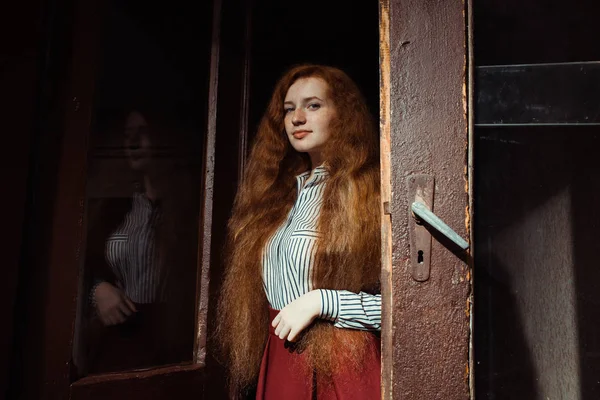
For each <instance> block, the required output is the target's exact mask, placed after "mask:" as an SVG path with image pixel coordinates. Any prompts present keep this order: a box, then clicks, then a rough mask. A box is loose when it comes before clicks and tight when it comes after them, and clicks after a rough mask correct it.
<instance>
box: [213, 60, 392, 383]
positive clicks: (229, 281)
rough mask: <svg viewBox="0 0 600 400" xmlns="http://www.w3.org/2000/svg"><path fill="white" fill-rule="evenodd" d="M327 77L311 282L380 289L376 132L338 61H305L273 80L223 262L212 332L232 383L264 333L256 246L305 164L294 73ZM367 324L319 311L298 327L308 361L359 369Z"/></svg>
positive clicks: (279, 219)
mask: <svg viewBox="0 0 600 400" xmlns="http://www.w3.org/2000/svg"><path fill="white" fill-rule="evenodd" d="M309 77H316V78H320V79H322V80H323V81H325V82H326V83H327V85H328V89H329V98H330V99H331V100H332V101H333V104H334V106H335V110H336V118H335V119H334V121H332V123H331V125H330V139H329V140H328V141H327V143H326V144H325V147H324V149H323V159H324V160H325V161H326V164H325V166H326V168H327V170H328V174H329V177H328V180H327V186H326V188H325V191H324V194H323V204H322V208H321V214H320V218H319V228H318V230H319V232H322V233H323V235H322V237H323V239H320V240H319V242H318V244H317V254H316V256H315V266H314V268H315V271H314V275H313V276H314V278H313V282H312V283H313V287H314V288H323V289H336V290H350V291H352V292H359V291H361V290H362V291H367V292H371V293H376V292H378V290H379V276H380V270H381V267H380V257H381V254H380V215H379V199H380V196H379V151H378V133H377V130H376V128H375V124H374V121H373V120H372V117H371V115H370V113H369V110H368V108H367V105H366V103H365V101H364V99H363V97H362V95H361V93H360V91H359V90H358V88H357V86H356V85H355V83H354V82H353V81H352V80H351V79H350V78H349V77H348V75H346V74H345V73H344V72H343V71H341V70H339V69H337V68H333V67H328V66H321V65H302V66H297V67H294V68H292V69H290V70H289V71H287V72H286V73H285V74H284V75H283V77H282V78H281V79H280V80H279V82H278V83H277V85H276V87H275V90H274V93H273V96H272V98H271V100H270V102H269V105H268V107H267V110H266V112H265V114H264V116H263V118H262V120H261V122H260V125H259V128H258V132H257V137H256V139H255V142H254V145H253V147H252V151H251V154H250V157H249V161H248V166H247V169H246V174H245V177H244V181H243V183H242V185H241V187H240V189H239V191H238V193H237V197H236V200H235V204H234V209H233V214H232V217H231V219H230V220H229V225H228V228H229V237H228V245H227V251H226V254H227V257H226V258H227V259H226V272H225V280H224V282H223V288H222V291H221V297H220V299H219V308H218V319H219V326H218V327H217V333H216V336H215V337H216V338H217V340H218V342H219V343H218V344H219V345H220V347H221V349H222V350H223V354H224V356H225V357H226V360H227V364H228V367H229V372H230V383H231V384H232V385H233V387H235V388H244V387H248V386H252V385H253V384H254V383H255V380H256V378H257V376H258V372H259V368H260V362H261V357H262V353H263V350H264V346H265V343H266V338H267V335H268V324H269V313H268V306H269V304H268V302H267V299H266V295H265V293H264V289H263V282H262V263H261V255H262V252H263V248H264V246H265V244H266V242H267V240H268V239H269V238H270V237H271V236H272V235H273V234H274V233H275V231H276V230H277V228H278V227H279V226H280V225H281V224H282V223H283V221H284V219H285V217H286V215H287V214H288V212H289V211H290V209H291V208H292V206H293V204H294V201H295V200H296V196H297V191H296V179H295V176H296V175H298V174H300V173H302V172H305V171H307V170H309V169H310V168H311V167H314V166H311V165H310V159H309V157H308V155H307V154H306V153H299V152H297V151H295V150H294V149H293V148H292V146H291V145H290V142H289V140H288V138H287V136H286V134H285V127H284V108H283V103H284V99H285V96H286V94H287V91H288V89H289V88H290V86H291V85H292V84H293V83H294V82H296V81H297V80H298V79H302V78H309ZM371 334H372V333H368V332H362V331H357V330H349V329H339V328H335V327H333V325H332V324H331V323H329V322H323V321H317V322H315V323H314V324H313V325H311V327H310V328H309V329H308V330H307V331H306V332H305V334H304V335H303V336H302V339H301V342H300V343H299V346H300V347H302V348H304V349H305V354H306V355H307V357H306V360H307V363H306V364H307V365H306V366H307V368H310V369H312V370H316V371H317V373H318V374H323V375H326V376H328V375H329V376H330V374H332V373H336V372H337V371H340V370H341V369H343V368H352V369H354V370H356V369H359V368H360V365H361V360H362V358H363V355H364V354H365V352H366V351H370V349H368V346H369V343H372V341H369V340H367V339H368V338H367V336H366V335H371Z"/></svg>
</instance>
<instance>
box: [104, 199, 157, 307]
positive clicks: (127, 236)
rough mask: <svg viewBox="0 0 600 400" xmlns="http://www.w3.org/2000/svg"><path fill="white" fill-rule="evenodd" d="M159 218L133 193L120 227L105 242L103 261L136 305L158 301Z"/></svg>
mask: <svg viewBox="0 0 600 400" xmlns="http://www.w3.org/2000/svg"><path fill="white" fill-rule="evenodd" d="M159 218H160V212H159V210H158V208H157V207H156V206H154V205H153V204H152V203H151V202H150V200H149V199H148V198H147V197H146V196H145V195H143V194H140V193H136V194H134V196H133V201H132V207H131V210H130V211H129V212H128V213H127V214H126V215H125V218H124V220H123V223H121V225H119V227H118V228H117V229H116V230H115V231H114V232H112V233H111V235H110V236H109V237H108V239H107V240H106V248H105V256H106V261H107V263H108V265H109V266H110V267H111V269H112V271H113V272H114V274H115V276H116V277H117V280H118V281H117V286H118V287H120V288H121V290H123V291H124V292H125V294H126V295H127V296H128V297H129V298H130V299H131V300H132V301H133V302H135V303H153V302H156V301H159V300H160V297H161V296H160V293H159V290H160V287H161V285H160V284H159V283H160V268H159V265H158V262H157V259H156V258H157V257H156V248H155V234H156V226H157V223H158V220H159Z"/></svg>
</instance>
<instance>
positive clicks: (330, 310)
mask: <svg viewBox="0 0 600 400" xmlns="http://www.w3.org/2000/svg"><path fill="white" fill-rule="evenodd" d="M319 292H320V294H321V315H320V316H319V318H321V319H324V320H327V321H331V322H333V325H334V326H336V327H338V328H349V329H359V330H365V331H380V330H381V295H380V294H369V293H365V292H360V293H353V292H350V291H347V290H327V289H319Z"/></svg>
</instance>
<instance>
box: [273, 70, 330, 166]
mask: <svg viewBox="0 0 600 400" xmlns="http://www.w3.org/2000/svg"><path fill="white" fill-rule="evenodd" d="M328 91H329V86H328V85H327V83H326V82H325V81H324V80H323V79H321V78H313V77H311V78H301V79H298V80H297V81H296V82H294V84H292V86H290V88H289V89H288V91H287V94H286V96H285V102H284V104H283V107H284V110H285V119H284V121H285V131H286V133H287V136H288V139H289V140H290V143H291V145H292V147H293V148H294V149H295V150H296V151H298V152H301V153H308V154H309V156H310V159H311V163H312V166H313V168H314V167H317V166H319V165H320V164H322V163H323V161H325V160H323V159H322V150H323V147H324V145H325V143H326V142H327V140H328V139H329V137H330V130H329V127H330V124H331V121H332V120H333V118H335V115H336V113H335V106H334V104H333V102H332V100H331V98H330V97H329V94H328Z"/></svg>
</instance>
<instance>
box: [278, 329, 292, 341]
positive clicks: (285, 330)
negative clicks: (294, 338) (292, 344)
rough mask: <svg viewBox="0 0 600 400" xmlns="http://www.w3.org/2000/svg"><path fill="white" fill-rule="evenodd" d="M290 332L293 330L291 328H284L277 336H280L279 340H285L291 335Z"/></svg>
mask: <svg viewBox="0 0 600 400" xmlns="http://www.w3.org/2000/svg"><path fill="white" fill-rule="evenodd" d="M290 330H291V329H290V328H289V327H287V326H284V327H283V329H282V330H281V331H280V332H279V335H277V336H279V339H285V338H286V337H287V336H288V335H289V333H290Z"/></svg>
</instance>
